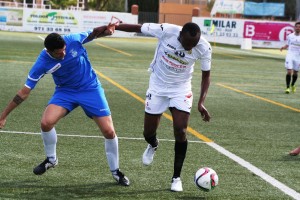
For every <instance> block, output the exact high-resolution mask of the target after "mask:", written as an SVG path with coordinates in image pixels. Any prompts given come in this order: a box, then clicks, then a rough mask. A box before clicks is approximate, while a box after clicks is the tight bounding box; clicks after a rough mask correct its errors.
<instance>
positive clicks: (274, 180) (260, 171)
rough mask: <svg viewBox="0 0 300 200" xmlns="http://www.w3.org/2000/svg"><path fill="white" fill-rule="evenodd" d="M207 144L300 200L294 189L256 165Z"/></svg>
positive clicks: (214, 145) (212, 144)
mask: <svg viewBox="0 0 300 200" xmlns="http://www.w3.org/2000/svg"><path fill="white" fill-rule="evenodd" d="M206 144H207V145H209V146H211V147H212V148H214V149H216V150H217V151H218V152H220V153H221V154H223V155H225V156H227V157H228V158H230V159H232V160H233V161H235V162H236V163H238V164H239V165H241V166H243V167H245V168H246V169H248V170H249V171H251V172H253V173H254V174H255V175H257V176H258V177H260V178H262V179H263V180H265V181H266V182H268V183H270V184H271V185H273V186H274V187H276V188H278V189H279V190H281V191H282V192H284V193H285V194H287V195H289V196H290V197H292V198H294V199H296V200H300V193H298V192H297V191H295V190H293V189H292V188H289V187H288V186H286V185H285V184H283V183H281V182H280V181H278V180H277V179H275V178H273V177H272V176H270V175H268V174H267V173H265V172H264V171H262V170H261V169H259V168H257V167H255V166H254V165H252V164H251V163H249V162H248V161H246V160H244V159H242V158H240V157H238V156H237V155H235V154H233V153H231V152H230V151H227V150H226V149H224V148H223V147H221V146H219V145H218V144H216V143H214V142H211V143H206Z"/></svg>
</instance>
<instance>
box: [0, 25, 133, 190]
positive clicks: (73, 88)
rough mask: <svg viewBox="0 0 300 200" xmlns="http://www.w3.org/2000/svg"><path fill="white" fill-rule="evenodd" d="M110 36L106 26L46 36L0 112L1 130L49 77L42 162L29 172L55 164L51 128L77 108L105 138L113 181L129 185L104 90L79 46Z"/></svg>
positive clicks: (85, 53)
mask: <svg viewBox="0 0 300 200" xmlns="http://www.w3.org/2000/svg"><path fill="white" fill-rule="evenodd" d="M112 33H113V32H112V31H110V30H107V26H101V27H97V28H94V29H93V30H90V31H87V32H81V33H75V34H68V35H64V36H61V35H59V34H57V33H51V34H49V35H48V36H47V37H46V38H45V41H44V46H45V48H44V49H43V50H42V51H41V53H40V55H39V56H38V58H37V60H36V62H35V64H34V65H33V67H32V68H31V70H30V72H29V74H28V78H27V80H26V83H25V85H24V87H23V88H22V89H21V90H19V91H18V93H17V94H16V96H15V97H14V98H13V99H12V100H11V101H10V102H9V103H8V105H7V106H6V108H5V109H4V110H3V112H2V113H1V115H0V128H3V127H4V125H5V123H6V118H7V116H8V115H9V113H10V112H11V111H13V110H14V109H15V108H16V107H17V106H18V105H20V104H21V103H22V102H23V101H24V100H26V99H27V98H28V96H29V94H30V92H31V90H33V89H34V88H35V86H36V84H37V83H38V81H39V80H40V79H41V78H42V77H43V76H44V75H45V74H52V77H53V79H54V82H55V84H56V88H55V92H54V94H53V96H52V98H51V99H50V100H49V102H48V105H47V107H46V109H45V111H44V113H43V116H42V119H41V135H42V139H43V143H44V150H45V154H46V159H45V160H44V161H43V162H42V163H41V164H39V165H38V166H37V167H35V168H34V169H33V173H34V174H36V175H42V174H44V173H45V172H46V171H47V170H48V169H50V168H53V167H55V166H56V165H57V164H58V158H57V155H56V144H57V134H56V130H55V125H56V123H58V121H59V120H60V119H62V118H63V117H64V116H66V115H67V114H68V113H70V112H71V111H72V110H74V109H75V108H76V107H78V106H80V107H82V109H83V110H84V112H85V114H86V115H87V116H88V117H90V118H92V119H93V120H94V121H95V122H96V124H97V126H98V127H99V129H100V131H101V132H102V134H103V136H104V137H105V152H106V157H107V161H108V165H109V168H110V171H111V173H112V176H113V178H114V179H115V180H116V181H117V182H118V184H120V185H123V186H128V185H129V184H130V182H129V179H128V178H127V177H126V176H125V175H124V174H123V173H122V172H121V171H120V170H119V150H118V137H117V135H116V132H115V129H114V126H113V121H112V117H111V112H110V109H109V106H108V103H107V100H106V97H105V94H104V90H103V88H102V87H101V83H100V81H99V80H98V78H97V75H96V73H95V71H94V70H93V68H92V66H91V63H90V60H89V58H88V55H87V51H86V49H85V48H84V47H83V44H86V43H88V42H90V41H92V40H93V39H95V38H98V37H103V36H107V35H111V34H112Z"/></svg>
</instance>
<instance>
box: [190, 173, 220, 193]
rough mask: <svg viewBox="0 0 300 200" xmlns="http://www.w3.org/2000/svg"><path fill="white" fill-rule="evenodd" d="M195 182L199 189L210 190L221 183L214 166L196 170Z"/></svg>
mask: <svg viewBox="0 0 300 200" xmlns="http://www.w3.org/2000/svg"><path fill="white" fill-rule="evenodd" d="M194 182H195V184H196V186H197V187H198V188H199V189H201V190H203V191H206V192H208V191H210V190H213V189H214V188H215V187H216V186H217V185H218V184H219V177H218V174H217V173H216V172H215V170H213V169H212V168H209V167H202V168H200V169H198V171H197V172H196V174H195V176H194Z"/></svg>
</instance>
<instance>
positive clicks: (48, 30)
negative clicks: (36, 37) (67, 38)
mask: <svg viewBox="0 0 300 200" xmlns="http://www.w3.org/2000/svg"><path fill="white" fill-rule="evenodd" d="M34 30H35V31H45V32H53V31H55V32H63V33H69V32H71V29H69V28H53V27H41V26H35V27H34Z"/></svg>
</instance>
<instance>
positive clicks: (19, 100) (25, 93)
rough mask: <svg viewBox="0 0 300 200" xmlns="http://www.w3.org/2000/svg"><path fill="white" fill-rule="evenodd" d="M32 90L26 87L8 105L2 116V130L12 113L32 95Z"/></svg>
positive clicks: (0, 118)
mask: <svg viewBox="0 0 300 200" xmlns="http://www.w3.org/2000/svg"><path fill="white" fill-rule="evenodd" d="M30 91H31V89H30V88H28V87H26V86H24V87H23V88H22V89H21V90H19V92H18V93H17V94H16V96H15V97H14V98H13V99H12V100H11V101H10V102H9V103H8V105H7V106H6V108H5V109H4V110H3V112H2V113H1V115H0V129H1V128H3V127H4V126H5V123H6V118H7V116H8V115H9V113H10V112H11V111H13V110H14V109H15V108H16V107H18V105H20V104H21V103H22V102H23V101H24V100H25V99H27V97H28V96H29V94H30Z"/></svg>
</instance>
